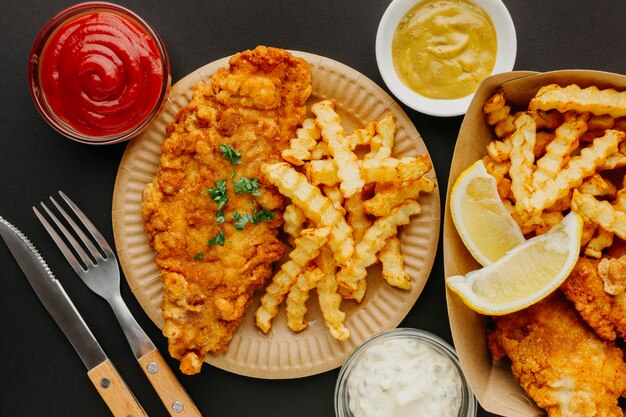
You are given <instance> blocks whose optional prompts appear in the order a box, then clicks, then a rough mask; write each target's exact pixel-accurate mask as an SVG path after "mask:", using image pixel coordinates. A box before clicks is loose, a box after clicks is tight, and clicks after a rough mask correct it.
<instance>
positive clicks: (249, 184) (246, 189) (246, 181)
mask: <svg viewBox="0 0 626 417" xmlns="http://www.w3.org/2000/svg"><path fill="white" fill-rule="evenodd" d="M233 186H234V187H235V194H244V193H248V194H251V195H253V196H257V197H258V196H259V195H261V190H260V189H259V179H258V178H247V177H241V178H239V179H238V180H235V181H234V182H233Z"/></svg>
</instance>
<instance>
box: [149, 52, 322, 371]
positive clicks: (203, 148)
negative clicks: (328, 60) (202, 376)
mask: <svg viewBox="0 0 626 417" xmlns="http://www.w3.org/2000/svg"><path fill="white" fill-rule="evenodd" d="M310 93H311V74H310V68H309V64H308V63H307V62H306V61H305V60H303V59H300V58H295V57H293V56H292V55H291V54H290V53H288V52H287V51H284V50H280V49H275V48H268V47H263V46H259V47H257V48H256V49H254V50H252V51H246V52H242V53H239V54H237V55H235V56H234V57H233V58H232V59H231V60H230V62H229V67H228V68H222V69H220V70H219V71H218V72H217V73H216V74H215V75H214V76H213V77H212V78H211V80H210V82H207V83H205V82H201V83H199V84H198V85H197V86H195V88H194V90H193V98H192V100H191V102H190V103H189V104H188V105H187V106H186V107H185V108H183V109H181V110H180V111H179V113H178V114H177V116H176V119H175V121H174V122H173V123H172V124H171V125H170V126H168V128H167V133H168V135H169V136H168V137H167V139H166V140H165V141H164V143H163V145H162V154H161V158H160V162H159V171H158V174H157V176H156V178H155V179H154V181H153V182H152V183H150V184H148V186H147V187H146V189H145V190H144V194H143V204H142V209H141V214H142V217H143V219H144V222H145V230H146V232H147V234H148V237H149V241H150V245H151V247H152V248H153V249H154V251H155V252H156V263H157V265H158V266H159V269H160V271H161V280H162V282H163V288H164V295H163V302H162V306H161V307H162V310H163V318H164V320H165V326H164V329H163V333H164V335H165V336H166V337H167V338H168V339H169V352H170V354H171V355H172V356H173V357H174V358H176V359H179V360H180V361H181V364H180V368H181V370H182V372H183V373H185V374H195V373H197V372H199V371H200V368H201V366H202V362H203V360H204V357H205V355H206V354H207V353H219V352H223V351H225V350H226V349H227V348H228V343H229V342H230V340H231V339H232V336H233V332H234V331H235V330H236V328H237V326H238V325H239V323H240V322H241V320H242V318H243V315H244V312H245V308H246V307H247V306H248V304H250V302H251V301H252V295H253V292H254V291H255V290H256V289H259V288H261V287H262V286H263V284H264V283H265V281H266V280H267V279H268V278H269V277H270V276H271V273H272V262H274V261H277V260H278V259H280V258H281V257H282V255H283V254H284V252H285V248H284V246H283V244H282V243H281V242H280V241H279V239H278V238H277V234H278V229H279V227H280V226H281V224H282V209H283V206H284V198H283V197H282V196H281V195H280V194H279V193H278V191H277V190H276V189H275V188H274V187H273V186H271V185H270V184H268V183H266V182H265V181H264V179H263V178H262V176H261V165H262V164H264V163H266V162H276V161H279V160H280V154H281V151H282V150H283V149H284V148H286V147H287V146H288V145H289V139H290V138H292V137H295V131H296V128H297V127H298V126H299V125H300V124H301V123H302V121H303V119H304V117H305V114H306V107H305V103H306V101H307V99H308V97H309V95H310Z"/></svg>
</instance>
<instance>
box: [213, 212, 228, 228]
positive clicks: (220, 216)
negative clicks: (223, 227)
mask: <svg viewBox="0 0 626 417" xmlns="http://www.w3.org/2000/svg"><path fill="white" fill-rule="evenodd" d="M225 221H226V215H225V214H224V210H220V211H216V212H215V224H217V225H220V224H222V223H224V222H225Z"/></svg>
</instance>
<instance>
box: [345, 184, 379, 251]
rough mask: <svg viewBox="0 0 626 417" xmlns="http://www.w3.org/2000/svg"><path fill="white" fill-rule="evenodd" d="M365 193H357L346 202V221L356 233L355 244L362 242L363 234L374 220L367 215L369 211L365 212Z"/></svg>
mask: <svg viewBox="0 0 626 417" xmlns="http://www.w3.org/2000/svg"><path fill="white" fill-rule="evenodd" d="M364 191H365V190H364ZM364 191H362V192H360V193H356V194H355V195H353V196H352V197H350V198H347V199H346V201H345V206H346V211H347V212H348V216H347V217H346V220H347V221H348V224H349V225H350V227H351V228H352V231H353V232H354V241H355V243H359V242H360V241H361V238H362V237H363V234H364V233H365V232H366V231H367V229H368V228H369V227H370V226H371V225H372V220H371V219H370V218H369V216H368V215H367V211H365V206H364V205H363V203H364V200H363V193H364Z"/></svg>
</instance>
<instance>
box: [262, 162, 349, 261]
mask: <svg viewBox="0 0 626 417" xmlns="http://www.w3.org/2000/svg"><path fill="white" fill-rule="evenodd" d="M261 171H262V172H263V174H264V175H265V177H266V178H267V180H268V181H269V182H270V183H272V184H273V185H275V186H276V187H278V190H279V191H280V193H281V194H282V195H284V196H286V197H288V198H290V199H291V202H292V203H293V204H295V205H296V206H298V207H299V208H300V209H301V210H302V211H304V214H305V215H306V216H307V218H309V219H311V220H313V222H314V223H315V225H316V226H317V227H325V226H331V227H332V231H331V233H330V238H329V242H328V244H329V245H330V247H331V249H332V250H333V253H334V256H335V260H336V261H337V263H338V264H339V265H340V266H346V265H347V264H348V263H350V260H351V258H352V254H353V253H354V238H353V237H352V229H350V226H348V223H347V222H346V219H345V218H344V216H343V215H342V213H341V212H340V211H338V210H337V209H336V208H335V206H334V205H333V203H332V201H330V200H329V199H328V198H327V197H324V196H323V195H322V192H321V191H320V189H319V188H318V187H316V186H314V185H311V184H310V183H309V182H308V181H307V180H306V177H305V176H304V175H303V174H300V173H299V172H297V171H296V170H295V169H293V168H292V167H291V166H290V165H289V164H288V163H286V162H277V163H274V164H264V165H263V166H262V167H261Z"/></svg>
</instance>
